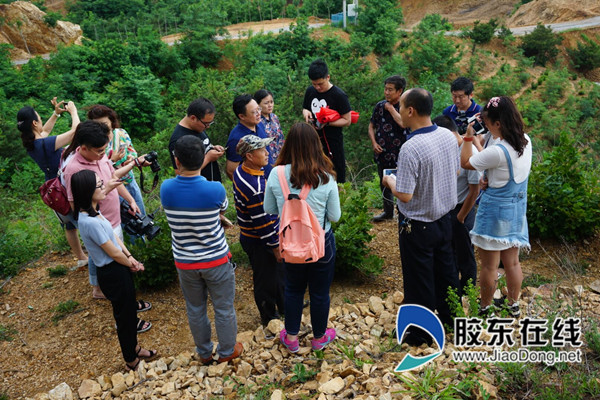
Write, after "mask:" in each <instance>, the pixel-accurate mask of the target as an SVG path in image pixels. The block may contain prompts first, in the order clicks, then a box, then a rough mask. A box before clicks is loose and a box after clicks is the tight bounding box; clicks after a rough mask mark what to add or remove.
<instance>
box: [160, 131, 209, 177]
mask: <svg viewBox="0 0 600 400" xmlns="http://www.w3.org/2000/svg"><path fill="white" fill-rule="evenodd" d="M186 135H191V136H195V137H197V138H198V139H200V140H202V143H203V144H204V154H206V152H208V151H209V150H210V149H211V147H212V144H211V143H210V138H209V137H208V135H207V134H206V132H204V131H203V132H196V131H193V130H191V129H188V128H186V127H183V126H181V125H179V124H177V126H176V127H175V129H173V134H172V135H171V139H170V140H169V155H170V156H171V162H172V163H173V168H174V169H177V165H175V155H174V154H173V152H174V151H175V143H177V140H179V138H181V137H183V136H186ZM200 174H201V175H202V176H203V177H205V178H206V180H208V181H215V182H221V170H220V169H219V163H218V162H216V161H213V162H211V163H208V164H207V165H206V166H205V167H204V168H202V171H200Z"/></svg>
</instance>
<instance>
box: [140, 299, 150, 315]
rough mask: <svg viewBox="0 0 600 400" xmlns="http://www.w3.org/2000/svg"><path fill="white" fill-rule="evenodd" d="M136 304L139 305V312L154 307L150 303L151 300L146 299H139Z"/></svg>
mask: <svg viewBox="0 0 600 400" xmlns="http://www.w3.org/2000/svg"><path fill="white" fill-rule="evenodd" d="M136 305H137V312H142V311H148V310H149V309H151V308H152V303H150V302H149V301H145V300H138V301H137V302H136Z"/></svg>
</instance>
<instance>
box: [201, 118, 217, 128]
mask: <svg viewBox="0 0 600 400" xmlns="http://www.w3.org/2000/svg"><path fill="white" fill-rule="evenodd" d="M198 121H200V122H202V125H204V128H205V129H206V128H210V126H211V125H212V124H214V123H215V122H216V121H215V120H214V119H213V120H212V121H210V122H204V121H202V120H201V119H198Z"/></svg>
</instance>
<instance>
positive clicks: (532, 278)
mask: <svg viewBox="0 0 600 400" xmlns="http://www.w3.org/2000/svg"><path fill="white" fill-rule="evenodd" d="M554 280H555V279H550V278H546V277H545V276H542V275H540V274H536V273H535V272H534V273H533V274H531V275H528V276H526V277H525V279H523V284H522V285H521V286H522V287H527V286H532V287H540V286H542V285H545V284H547V283H552V282H554Z"/></svg>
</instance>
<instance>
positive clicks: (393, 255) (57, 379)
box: [0, 222, 600, 399]
mask: <svg viewBox="0 0 600 400" xmlns="http://www.w3.org/2000/svg"><path fill="white" fill-rule="evenodd" d="M374 233H375V234H376V238H375V240H374V242H373V243H372V248H373V249H374V251H375V252H376V253H377V254H379V255H383V257H384V260H385V267H384V273H383V274H381V275H380V276H378V277H376V278H372V279H369V280H366V281H364V280H363V281H361V280H359V279H346V280H337V281H336V282H334V285H333V286H332V289H331V295H332V314H331V316H332V317H331V324H332V325H333V326H335V327H336V329H338V331H339V332H340V340H338V341H337V344H336V346H331V348H330V349H328V350H327V351H325V353H324V360H321V359H319V358H317V357H316V356H315V355H314V353H312V352H310V351H309V347H305V348H304V349H303V350H302V352H301V354H300V355H299V356H289V355H288V354H287V353H286V351H285V349H284V348H282V347H281V346H280V345H279V341H278V340H270V341H265V340H264V335H263V334H262V332H261V330H260V329H259V317H258V312H257V311H256V307H255V305H254V301H253V297H252V280H251V271H250V270H249V269H248V268H247V267H244V266H241V267H239V268H238V270H237V272H236V279H237V285H236V286H237V293H236V301H235V304H236V309H237V315H238V322H239V323H238V325H239V332H240V341H242V342H244V343H245V346H246V352H245V353H244V356H243V357H242V358H241V360H239V361H236V362H234V363H232V364H230V365H219V366H216V365H214V366H211V367H210V368H209V367H203V366H200V365H198V363H197V361H196V360H194V359H193V357H191V352H193V342H192V338H191V335H190V333H189V329H188V326H187V319H186V316H185V305H184V303H183V300H182V296H181V293H180V290H179V287H178V285H177V284H173V285H171V286H170V287H168V288H166V289H164V290H160V291H154V292H147V293H140V294H139V296H138V297H142V298H144V299H147V300H149V301H151V302H152V303H153V308H152V310H150V311H148V312H146V313H144V314H140V315H141V316H142V317H143V318H145V319H147V320H149V321H152V323H153V324H154V326H153V328H152V329H151V330H150V331H149V332H147V333H143V334H140V335H139V340H140V343H141V344H142V345H144V346H146V347H149V348H153V349H157V350H158V351H159V352H160V356H161V357H162V359H160V360H158V361H154V362H152V363H149V364H148V365H146V366H145V367H144V368H142V370H141V372H140V374H124V375H123V374H122V373H123V371H124V364H123V361H122V358H121V354H120V351H119V347H118V343H117V338H116V335H115V330H114V321H113V319H112V315H111V309H110V305H109V304H108V303H107V302H106V301H99V300H93V299H92V298H91V291H90V288H89V285H88V284H87V271H85V270H83V271H72V272H69V273H68V274H67V275H66V276H63V277H59V278H49V276H48V272H47V271H46V268H47V267H49V266H56V265H65V266H67V267H71V266H73V265H74V264H75V261H74V260H72V259H71V258H70V257H69V256H68V255H61V254H47V255H46V256H44V257H42V258H41V259H40V260H38V261H36V262H35V263H33V264H32V265H30V266H29V267H28V268H27V269H25V270H24V271H22V272H21V273H20V274H19V275H18V276H16V277H14V278H12V279H11V280H10V281H9V282H7V283H5V285H4V287H3V289H2V293H1V294H0V325H2V326H4V327H10V328H11V329H12V334H11V336H13V340H12V341H0V365H1V366H2V367H1V368H0V370H1V375H0V393H6V394H7V395H8V396H9V398H11V399H12V398H23V397H34V396H35V395H36V393H46V394H47V393H48V391H50V390H51V389H53V388H55V387H56V386H57V385H59V384H61V383H62V382H65V384H66V385H68V386H69V387H70V388H72V391H73V392H74V393H75V394H77V392H78V391H79V390H80V389H81V387H82V384H83V383H82V382H84V384H83V385H84V386H83V389H81V390H82V392H81V394H82V395H86V394H90V393H95V396H96V397H98V398H100V397H102V398H114V397H117V393H118V392H119V390H121V389H123V392H122V393H123V395H121V396H120V397H121V398H145V397H146V394H147V393H148V392H149V391H150V392H152V393H154V394H155V395H156V396H157V397H161V396H162V395H164V396H165V397H169V398H179V397H184V396H197V398H211V396H217V398H218V396H224V397H227V398H243V397H244V394H249V393H251V392H252V391H257V390H262V389H260V388H266V389H269V390H273V389H274V388H275V387H279V388H280V389H281V390H282V392H283V393H284V394H285V395H286V396H287V397H288V398H293V396H294V395H295V394H296V393H301V394H304V395H307V396H308V398H319V396H321V394H323V396H330V397H325V398H341V397H344V396H345V397H350V398H352V397H356V396H358V395H364V396H367V395H369V394H371V395H373V396H377V397H375V398H377V399H379V398H380V397H379V396H387V393H388V392H389V393H393V392H395V391H396V390H397V389H398V388H399V386H398V385H400V381H399V380H398V379H397V378H395V377H394V375H393V373H392V370H393V367H394V366H395V364H397V362H398V361H399V360H400V359H401V358H402V357H403V356H404V355H405V353H406V349H402V350H400V349H398V348H395V345H396V341H395V338H394V337H393V336H390V335H391V331H392V328H393V327H394V321H395V314H396V312H397V307H398V304H399V301H400V300H401V293H399V292H398V291H400V290H402V279H401V269H400V260H399V254H398V249H397V228H396V224H395V223H394V222H384V223H382V224H379V225H377V226H376V227H375V228H374ZM228 235H229V236H230V241H233V240H234V237H235V235H236V234H235V232H229V233H228ZM599 247H600V240H599V239H598V238H596V239H594V240H592V241H589V242H587V241H586V242H584V243H581V244H580V245H579V246H574V245H565V244H562V243H549V242H545V243H539V242H535V241H534V243H533V250H532V252H531V253H530V254H528V255H523V257H522V262H523V269H524V272H525V275H526V276H528V275H531V274H532V273H536V274H539V275H542V276H545V277H547V278H550V279H553V278H554V279H555V280H557V281H559V282H560V283H559V285H560V286H563V288H562V289H561V290H562V292H561V293H562V295H563V296H567V297H569V298H571V297H573V296H574V295H577V294H579V293H580V292H581V293H583V295H582V296H583V297H581V296H576V297H577V298H578V299H579V300H580V301H579V303H580V304H583V305H585V309H586V312H589V313H595V314H596V315H599V314H600V307H599V303H598V297H594V295H593V293H592V292H591V291H590V290H588V288H589V287H590V286H592V285H593V282H594V281H595V280H596V279H598V277H599V276H600V263H599V262H598V259H597V254H599ZM580 269H584V270H585V271H586V272H585V274H584V275H580V274H579V273H578V272H579V271H580ZM2 283H4V282H0V284H2ZM577 285H580V286H581V288H579V287H577ZM574 287H576V289H573V288H574ZM544 293H545V294H544ZM526 294H527V296H529V298H531V296H533V294H535V293H533V291H527V292H526ZM542 294H544V295H545V296H551V295H552V290H549V289H547V290H546V292H544V291H543V290H542ZM586 296H587V297H586ZM378 299H382V300H378ZM68 300H74V301H76V302H78V303H79V304H78V305H77V306H76V307H75V310H74V312H73V313H71V314H67V315H66V316H65V317H64V318H62V319H59V320H56V322H54V321H53V317H54V316H55V315H56V313H55V312H54V311H53V310H54V308H55V307H56V306H57V305H58V304H59V303H61V302H65V301H68ZM528 302H529V300H527V298H526V299H524V303H523V305H524V306H526V305H527V304H528ZM380 306H381V307H380ZM307 312H308V311H307ZM271 328H272V330H273V331H274V332H277V331H278V329H279V326H271ZM307 329H308V328H307ZM303 345H304V346H310V335H307V336H306V337H304V339H303ZM392 349H393V350H392ZM350 350H352V351H350ZM388 350H392V351H388ZM417 351H421V352H430V351H433V350H432V349H421V350H417ZM350 354H351V356H350ZM356 360H360V361H356ZM369 360H371V361H369ZM365 361H369V362H373V364H369V363H365ZM436 361H437V362H436V364H437V365H439V367H440V368H444V369H447V368H446V365H447V363H448V362H449V359H448V357H445V358H444V359H442V357H440V359H438V360H436ZM299 363H302V364H304V365H305V369H306V370H309V371H316V372H318V373H319V374H318V375H316V376H314V377H313V376H310V379H308V380H307V382H305V383H302V384H300V383H298V382H297V381H296V380H293V379H292V378H293V376H294V372H293V371H294V368H300V367H295V366H296V365H298V364H299ZM444 363H446V364H444ZM448 371H450V369H448ZM121 376H122V377H123V379H125V382H126V383H125V386H126V388H127V390H125V389H124V388H123V386H122V385H121V384H120V383H121V381H120V379H121ZM490 376H492V375H490ZM234 378H235V379H234ZM455 378H456V377H455ZM265 379H266V381H265V382H270V383H271V386H269V385H267V386H265V382H263V381H264V380H265ZM371 379H375V380H371ZM449 379H451V377H449ZM456 379H458V378H456ZM380 380H381V381H380ZM91 381H93V382H95V384H93V383H91ZM449 382H450V381H449ZM486 382H487V384H489V385H491V386H494V382H493V378H491V379H488V380H487V381H486ZM96 384H97V385H99V387H100V389H101V390H102V394H101V393H100V392H98V393H96V392H97V391H98V386H96ZM323 384H329V386H325V387H323V388H322V387H321V386H322V385H323ZM330 386H333V388H331V387H330ZM491 386H490V387H491ZM64 387H65V386H63V388H64ZM117 387H118V388H117ZM88 389H89V391H88ZM266 389H265V390H266ZM338 389H339V390H338ZM490 390H491V389H490ZM109 392H110V393H111V394H110V395H109V394H108V393H109ZM194 393H196V394H194ZM197 393H201V394H202V395H198V394H197ZM207 393H212V394H211V395H210V396H209V395H207V396H208V397H202V396H204V395H205V394H207ZM277 393H278V392H277ZM198 396H199V397H198ZM81 397H84V396H81ZM396 397H397V395H394V398H396ZM38 398H45V397H44V396H43V395H42V396H41V397H40V396H38ZM51 398H68V397H51ZM275 398H276V397H275ZM297 398H301V397H297ZM364 398H366V397H364ZM383 398H387V397H383Z"/></svg>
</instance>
